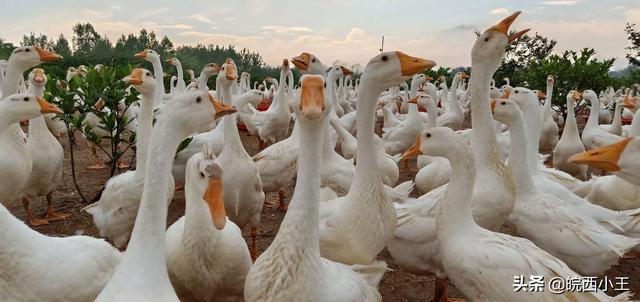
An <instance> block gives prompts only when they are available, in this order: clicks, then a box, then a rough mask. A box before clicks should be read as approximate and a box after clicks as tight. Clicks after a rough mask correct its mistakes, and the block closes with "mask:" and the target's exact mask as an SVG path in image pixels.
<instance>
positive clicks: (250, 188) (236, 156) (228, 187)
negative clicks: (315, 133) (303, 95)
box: [216, 58, 288, 259]
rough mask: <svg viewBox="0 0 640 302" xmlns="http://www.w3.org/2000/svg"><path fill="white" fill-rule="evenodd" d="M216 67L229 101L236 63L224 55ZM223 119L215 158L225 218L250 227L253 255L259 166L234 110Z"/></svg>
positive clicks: (253, 253) (259, 202)
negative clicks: (245, 144)
mask: <svg viewBox="0 0 640 302" xmlns="http://www.w3.org/2000/svg"><path fill="white" fill-rule="evenodd" d="M220 71H221V72H220V73H219V74H218V76H217V81H216V83H218V84H217V85H216V86H217V87H216V88H217V89H218V90H220V91H221V93H222V100H223V102H224V103H225V104H230V103H231V85H232V84H233V83H234V82H235V80H236V78H237V77H238V72H237V69H236V65H235V64H234V62H233V60H231V59H230V58H228V59H227V60H226V62H225V63H224V64H223V65H222V67H221V69H220ZM287 110H288V109H287ZM223 120H224V126H223V127H224V147H223V148H222V152H220V156H219V157H218V160H219V162H220V166H221V167H222V169H223V170H224V171H225V173H224V174H223V175H222V181H223V183H224V192H225V194H224V205H225V208H226V209H227V211H228V212H227V213H228V215H229V219H231V221H233V222H234V223H235V224H237V225H238V227H240V228H241V229H242V228H244V227H245V226H246V225H249V226H250V227H251V237H252V243H251V256H252V258H253V259H256V257H257V253H258V249H257V246H256V240H257V236H258V226H259V224H260V213H261V212H262V205H263V202H264V199H265V194H264V192H263V191H262V180H261V179H260V170H258V167H257V166H256V164H255V163H254V162H253V160H252V159H251V157H250V156H249V154H247V151H245V149H244V147H243V146H242V141H241V140H240V134H239V133H238V127H236V114H231V115H228V116H225V117H223Z"/></svg>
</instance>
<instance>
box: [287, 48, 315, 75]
mask: <svg viewBox="0 0 640 302" xmlns="http://www.w3.org/2000/svg"><path fill="white" fill-rule="evenodd" d="M291 62H292V63H293V65H294V66H295V67H296V68H298V69H300V70H304V71H307V68H309V64H310V63H311V54H310V53H308V52H303V53H301V54H300V55H299V56H297V57H293V58H292V59H291Z"/></svg>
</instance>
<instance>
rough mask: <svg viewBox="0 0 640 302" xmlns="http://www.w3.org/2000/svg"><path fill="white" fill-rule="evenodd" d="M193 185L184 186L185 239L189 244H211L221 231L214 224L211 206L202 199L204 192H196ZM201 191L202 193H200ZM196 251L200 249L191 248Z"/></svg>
mask: <svg viewBox="0 0 640 302" xmlns="http://www.w3.org/2000/svg"><path fill="white" fill-rule="evenodd" d="M196 191H197V190H195V188H194V187H193V185H189V182H187V183H186V186H185V188H184V199H185V203H186V205H185V208H184V220H185V221H184V230H183V232H184V233H183V241H187V242H185V243H186V244H189V245H200V244H206V245H207V246H210V245H211V244H212V243H214V242H215V240H212V239H214V238H215V237H217V235H218V234H220V231H218V229H216V228H215V227H214V226H213V220H212V219H211V214H209V213H210V212H209V207H208V206H207V204H206V203H205V201H204V200H203V199H202V196H203V194H202V192H196ZM199 193H200V194H199ZM189 250H192V251H194V252H198V251H200V249H198V248H193V249H189Z"/></svg>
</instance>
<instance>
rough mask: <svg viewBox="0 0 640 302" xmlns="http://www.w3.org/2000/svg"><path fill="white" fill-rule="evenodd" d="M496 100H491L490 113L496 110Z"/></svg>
mask: <svg viewBox="0 0 640 302" xmlns="http://www.w3.org/2000/svg"><path fill="white" fill-rule="evenodd" d="M497 102H498V101H497V100H491V114H494V113H495V111H496V103H497Z"/></svg>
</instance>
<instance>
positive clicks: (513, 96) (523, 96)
mask: <svg viewBox="0 0 640 302" xmlns="http://www.w3.org/2000/svg"><path fill="white" fill-rule="evenodd" d="M505 93H508V94H506V97H507V98H508V99H510V100H512V101H514V102H515V103H516V104H517V105H518V106H519V107H520V108H521V109H522V108H525V106H531V104H535V105H536V106H537V105H538V95H537V94H536V93H535V92H534V91H533V90H531V89H528V88H524V87H515V88H513V89H511V90H509V91H508V92H505ZM504 96H505V95H504V94H503V97H504Z"/></svg>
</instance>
